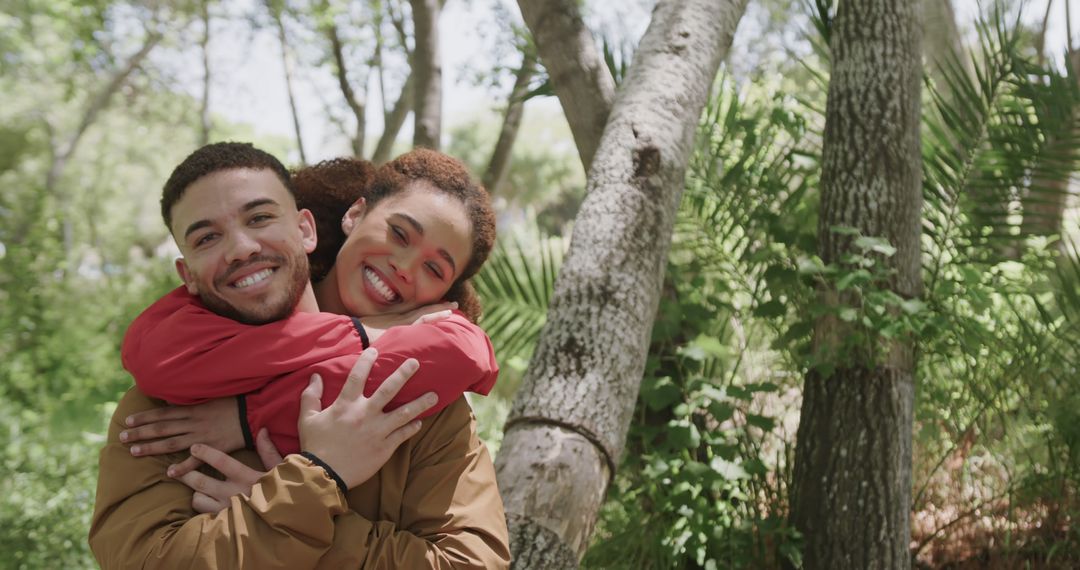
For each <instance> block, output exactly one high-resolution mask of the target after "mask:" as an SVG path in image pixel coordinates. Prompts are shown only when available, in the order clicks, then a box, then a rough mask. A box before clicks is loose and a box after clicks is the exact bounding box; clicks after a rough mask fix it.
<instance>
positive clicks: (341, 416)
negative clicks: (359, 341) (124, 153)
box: [299, 348, 438, 489]
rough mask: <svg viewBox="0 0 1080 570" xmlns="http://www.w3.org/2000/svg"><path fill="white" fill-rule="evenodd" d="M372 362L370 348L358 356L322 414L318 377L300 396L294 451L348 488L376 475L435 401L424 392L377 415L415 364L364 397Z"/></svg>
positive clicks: (374, 353) (407, 365)
mask: <svg viewBox="0 0 1080 570" xmlns="http://www.w3.org/2000/svg"><path fill="white" fill-rule="evenodd" d="M377 357H378V351H376V350H375V349H374V348H369V349H367V350H365V351H364V352H363V353H361V355H360V358H358V359H357V360H356V364H354V365H353V367H352V370H350V371H349V377H348V379H347V380H346V381H345V385H344V386H343V387H342V389H341V394H340V395H338V398H337V400H335V401H334V403H333V404H331V405H330V407H328V408H326V409H325V410H322V401H321V398H322V378H320V377H319V376H318V375H317V374H316V375H315V376H313V377H312V378H311V383H310V384H309V385H308V387H307V388H305V389H304V392H303V393H302V394H301V395H300V421H299V432H300V448H301V449H303V450H304V451H306V452H309V453H312V454H314V455H315V456H316V457H318V458H319V459H320V460H322V462H323V463H326V464H327V465H329V466H330V467H331V468H332V469H333V470H334V471H335V472H336V473H337V474H338V476H339V477H340V478H341V479H342V481H343V482H344V483H345V486H346V487H348V488H350V489H352V488H353V487H356V486H357V485H360V484H361V483H363V482H364V481H367V480H368V479H369V478H370V477H371V476H372V475H374V474H375V473H376V472H378V470H379V469H381V468H382V466H383V465H384V464H385V463H386V461H387V460H389V459H390V456H391V455H392V454H393V453H394V450H396V449H397V448H398V446H399V445H401V443H402V442H404V441H405V440H406V439H409V438H410V437H412V436H413V435H414V434H416V432H418V431H420V420H417V419H416V416H418V415H420V414H421V413H422V412H423V411H424V410H427V409H428V408H430V407H432V406H434V405H435V404H436V403H437V402H438V397H437V396H436V395H435V394H434V393H433V392H429V393H427V394H424V395H423V396H420V397H419V398H417V399H415V400H413V401H412V402H409V403H408V404H405V405H404V406H401V407H400V408H398V409H396V410H394V411H392V412H383V408H385V407H386V404H387V403H389V402H390V400H391V399H392V398H393V397H394V396H395V395H397V393H398V390H400V389H401V387H402V386H404V385H405V382H406V381H407V380H408V379H409V378H411V377H412V375H413V373H415V372H416V370H417V369H418V368H419V367H420V365H419V364H418V363H417V362H416V360H413V359H411V358H410V359H408V360H406V361H405V362H404V363H403V364H402V365H401V366H400V367H399V368H398V369H397V370H395V371H394V373H393V374H391V375H390V377H389V378H387V379H386V381H385V382H383V383H382V385H381V386H379V388H378V389H377V390H375V393H374V394H372V395H371V397H370V398H365V397H364V383H365V382H366V381H367V377H368V374H370V373H371V367H372V365H373V364H374V363H375V359H376V358H377ZM320 410H321V411H320Z"/></svg>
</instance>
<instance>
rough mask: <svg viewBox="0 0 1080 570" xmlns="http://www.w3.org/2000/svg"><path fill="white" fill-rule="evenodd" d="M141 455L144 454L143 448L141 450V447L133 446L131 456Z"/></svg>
mask: <svg viewBox="0 0 1080 570" xmlns="http://www.w3.org/2000/svg"><path fill="white" fill-rule="evenodd" d="M140 453H142V448H141V447H139V446H137V445H136V446H133V447H132V448H131V454H132V455H138V454H140Z"/></svg>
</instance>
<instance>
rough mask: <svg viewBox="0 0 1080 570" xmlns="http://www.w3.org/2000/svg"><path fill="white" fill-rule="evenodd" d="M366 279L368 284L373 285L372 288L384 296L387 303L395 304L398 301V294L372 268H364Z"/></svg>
mask: <svg viewBox="0 0 1080 570" xmlns="http://www.w3.org/2000/svg"><path fill="white" fill-rule="evenodd" d="M364 278H366V279H367V281H368V283H371V286H372V287H374V288H375V290H376V291H378V292H379V294H380V295H382V296H383V299H385V300H386V302H387V303H393V302H394V301H396V300H397V297H398V296H397V293H394V290H393V289H391V288H390V286H389V285H387V284H386V283H385V282H383V280H382V279H379V275H378V274H377V273H375V272H374V271H372V270H371V269H370V268H366V267H365V268H364Z"/></svg>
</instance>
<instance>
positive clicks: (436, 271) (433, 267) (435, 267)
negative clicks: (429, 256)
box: [427, 263, 443, 279]
mask: <svg viewBox="0 0 1080 570" xmlns="http://www.w3.org/2000/svg"><path fill="white" fill-rule="evenodd" d="M427 266H428V270H429V271H431V274H432V275H434V276H435V277H436V278H438V279H442V278H443V272H442V269H441V268H440V267H439V264H437V263H429V264H427Z"/></svg>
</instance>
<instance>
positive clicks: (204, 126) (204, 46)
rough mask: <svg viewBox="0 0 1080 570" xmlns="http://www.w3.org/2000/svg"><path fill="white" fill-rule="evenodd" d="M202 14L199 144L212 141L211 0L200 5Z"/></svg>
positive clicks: (202, 144) (204, 0) (203, 144)
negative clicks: (201, 80) (201, 83)
mask: <svg viewBox="0 0 1080 570" xmlns="http://www.w3.org/2000/svg"><path fill="white" fill-rule="evenodd" d="M199 8H200V10H201V15H202V23H203V36H202V39H201V40H200V41H199V47H200V48H201V50H202V63H203V85H202V98H201V99H200V101H199V146H205V145H206V144H208V143H209V142H210V0H203V1H202V3H201V4H200V6H199Z"/></svg>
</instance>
